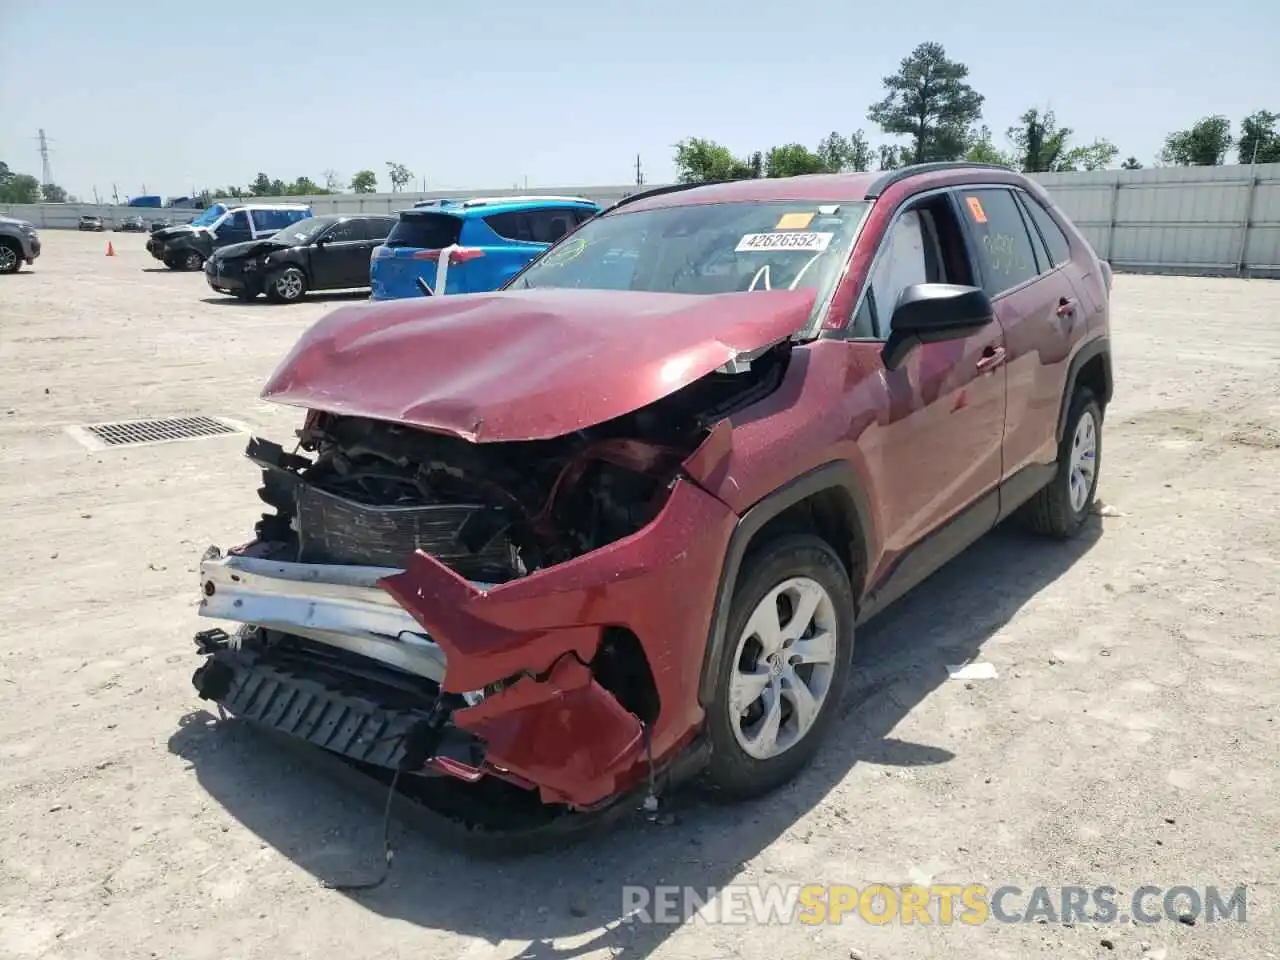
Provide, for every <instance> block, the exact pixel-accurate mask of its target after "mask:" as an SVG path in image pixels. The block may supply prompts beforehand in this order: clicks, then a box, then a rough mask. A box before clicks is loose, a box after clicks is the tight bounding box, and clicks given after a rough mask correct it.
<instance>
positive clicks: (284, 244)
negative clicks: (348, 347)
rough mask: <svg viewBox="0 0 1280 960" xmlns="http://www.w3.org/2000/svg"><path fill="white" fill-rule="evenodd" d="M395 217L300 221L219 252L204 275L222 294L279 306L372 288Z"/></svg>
mask: <svg viewBox="0 0 1280 960" xmlns="http://www.w3.org/2000/svg"><path fill="white" fill-rule="evenodd" d="M395 222H396V220H395V218H394V217H387V216H381V217H379V216H371V215H361V214H352V215H348V216H340V215H334V216H325V217H312V218H310V219H308V220H299V221H298V222H297V223H295V224H293V225H292V226H288V227H285V228H284V229H283V230H280V231H279V232H277V233H274V234H272V235H271V236H269V237H262V238H260V239H257V240H249V241H247V242H245V243H233V244H231V245H229V246H226V247H220V248H219V249H217V250H215V251H214V252H213V255H212V256H210V257H209V259H208V260H206V261H205V264H204V275H205V279H206V280H208V281H209V286H210V287H212V288H213V289H214V290H216V291H217V292H218V293H225V294H229V295H231V296H234V297H239V298H240V299H241V300H252V299H253V298H254V297H256V296H257V295H258V294H260V293H265V294H266V295H267V299H269V300H273V301H275V302H276V303H293V302H295V301H298V300H301V299H302V298H303V296H305V295H306V293H307V291H308V290H348V289H357V288H364V287H368V286H369V258H370V256H371V255H372V254H373V248H374V247H376V246H378V245H379V244H380V243H382V242H383V241H384V240H386V238H387V234H389V233H390V232H391V228H392V227H393V226H394V225H395Z"/></svg>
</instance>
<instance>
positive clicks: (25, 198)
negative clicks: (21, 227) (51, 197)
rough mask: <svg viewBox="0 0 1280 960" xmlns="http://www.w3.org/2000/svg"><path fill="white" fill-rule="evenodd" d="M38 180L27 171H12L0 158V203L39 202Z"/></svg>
mask: <svg viewBox="0 0 1280 960" xmlns="http://www.w3.org/2000/svg"><path fill="white" fill-rule="evenodd" d="M39 202H40V181H39V180H37V179H36V178H35V177H33V176H31V175H30V174H27V173H14V172H13V170H12V169H10V167H9V165H8V164H7V163H5V162H4V161H3V160H0V203H39Z"/></svg>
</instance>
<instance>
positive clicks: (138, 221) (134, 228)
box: [116, 217, 147, 233]
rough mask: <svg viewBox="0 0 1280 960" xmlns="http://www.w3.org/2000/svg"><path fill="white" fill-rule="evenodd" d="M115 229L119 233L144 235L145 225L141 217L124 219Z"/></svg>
mask: <svg viewBox="0 0 1280 960" xmlns="http://www.w3.org/2000/svg"><path fill="white" fill-rule="evenodd" d="M116 229H117V230H119V231H120V232H121V233H146V232H147V224H146V221H144V220H143V219H142V218H141V217H124V218H122V219H121V221H120V224H119V226H117V227H116Z"/></svg>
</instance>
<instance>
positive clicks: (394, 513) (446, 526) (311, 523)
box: [295, 484, 512, 580]
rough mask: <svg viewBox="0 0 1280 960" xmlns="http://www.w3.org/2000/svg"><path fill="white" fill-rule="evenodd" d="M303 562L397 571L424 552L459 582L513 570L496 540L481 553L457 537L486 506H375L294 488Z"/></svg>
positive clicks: (508, 556)
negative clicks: (459, 578)
mask: <svg viewBox="0 0 1280 960" xmlns="http://www.w3.org/2000/svg"><path fill="white" fill-rule="evenodd" d="M295 493H296V503H295V510H296V514H295V516H296V523H297V534H298V550H299V558H298V559H299V560H300V561H301V562H303V563H336V564H353V565H358V566H375V567H399V566H403V565H404V562H405V558H407V557H409V556H411V555H412V554H413V553H414V552H415V551H417V550H422V551H425V552H426V553H428V554H430V555H431V556H433V557H436V558H437V559H439V560H440V561H441V562H442V563H445V564H448V565H449V566H450V567H452V568H453V569H454V570H456V571H458V573H459V574H460V575H461V576H464V577H468V578H471V579H480V580H483V579H484V578H485V577H486V576H492V575H494V574H495V573H497V572H500V571H507V570H509V569H510V568H511V564H512V557H511V551H510V546H509V544H508V542H507V541H506V540H505V539H503V538H497V539H495V540H493V541H492V542H491V543H489V544H487V545H481V546H480V548H479V549H478V550H475V551H473V550H471V549H469V548H468V547H467V546H464V545H463V543H462V542H461V541H460V539H459V533H460V531H462V529H463V527H464V525H465V524H466V523H467V521H468V520H469V519H471V518H472V517H473V516H474V515H476V514H477V513H479V512H481V511H484V510H487V509H488V507H487V506H486V505H484V504H454V503H449V504H423V505H415V506H403V505H393V506H373V505H370V504H364V503H357V502H355V501H353V500H348V499H346V498H344V497H339V496H336V495H334V494H332V493H329V492H327V491H324V490H320V489H318V488H316V487H314V486H310V485H307V484H299V485H298V487H297V488H296V491H295Z"/></svg>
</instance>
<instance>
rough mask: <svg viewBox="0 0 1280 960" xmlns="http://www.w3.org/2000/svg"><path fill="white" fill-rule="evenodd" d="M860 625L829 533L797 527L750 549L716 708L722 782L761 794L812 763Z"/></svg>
mask: <svg viewBox="0 0 1280 960" xmlns="http://www.w3.org/2000/svg"><path fill="white" fill-rule="evenodd" d="M853 625H854V613H853V589H852V587H851V586H850V584H849V577H848V574H847V573H846V572H845V569H844V566H843V565H842V564H841V562H840V559H839V557H837V556H836V554H835V552H834V551H833V550H832V549H831V547H830V546H829V545H828V544H827V543H826V542H825V541H823V540H820V539H819V538H817V537H814V536H812V535H809V534H788V535H785V536H781V537H778V538H777V539H776V540H772V541H770V542H769V543H767V544H765V545H763V546H762V547H761V548H760V549H758V550H754V551H753V552H752V553H751V554H750V555H749V557H748V559H747V560H746V561H745V562H744V564H743V568H742V572H741V573H740V575H739V577H738V584H737V587H736V588H735V590H734V598H733V606H732V608H731V610H730V614H729V623H728V629H727V633H726V636H725V646H724V652H723V655H722V657H721V661H720V663H719V665H718V667H717V670H718V672H717V676H716V699H715V702H714V703H713V704H711V705H710V706H709V707H708V709H707V737H708V739H709V740H710V742H711V760H710V763H709V765H708V768H707V771H706V781H707V786H709V787H710V788H711V790H712V791H713V792H715V793H719V794H720V795H722V796H725V797H727V798H731V799H742V798H747V797H752V796H758V795H760V794H763V793H766V792H768V791H770V790H773V789H774V788H776V787H778V786H781V785H782V784H784V783H786V782H787V781H788V780H791V779H792V778H793V777H795V776H796V775H797V774H798V773H799V772H800V771H801V770H802V769H803V768H804V767H805V766H806V765H807V764H808V763H809V761H810V760H811V759H812V758H813V755H814V753H815V752H816V751H817V749H818V747H819V745H820V744H821V742H822V740H823V738H824V737H825V736H826V734H827V731H828V730H829V728H830V726H831V724H832V722H833V721H834V720H835V717H836V715H837V713H838V710H839V703H840V698H841V695H842V694H843V692H844V687H845V684H846V683H847V681H848V678H849V669H850V662H851V659H852V652H853Z"/></svg>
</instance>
